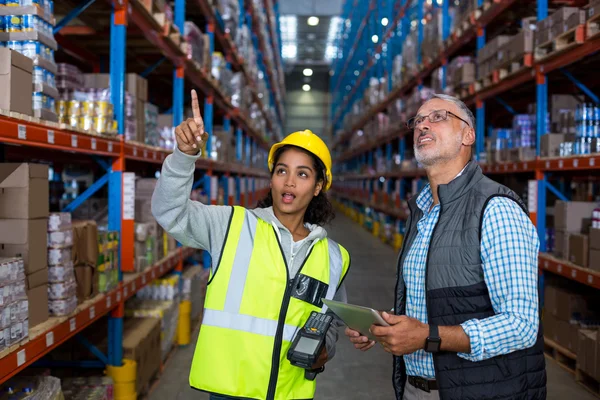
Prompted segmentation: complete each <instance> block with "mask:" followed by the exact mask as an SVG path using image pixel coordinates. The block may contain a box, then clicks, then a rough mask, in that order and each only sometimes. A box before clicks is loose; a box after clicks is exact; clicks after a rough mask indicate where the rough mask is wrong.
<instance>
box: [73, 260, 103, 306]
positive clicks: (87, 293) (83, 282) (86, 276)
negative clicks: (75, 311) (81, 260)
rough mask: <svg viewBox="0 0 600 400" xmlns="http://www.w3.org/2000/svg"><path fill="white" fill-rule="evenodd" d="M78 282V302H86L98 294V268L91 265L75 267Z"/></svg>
mask: <svg viewBox="0 0 600 400" xmlns="http://www.w3.org/2000/svg"><path fill="white" fill-rule="evenodd" d="M75 280H76V281H77V300H79V301H80V302H81V301H84V300H87V299H90V298H92V297H94V296H96V295H97V294H98V274H97V273H96V268H95V267H93V266H90V265H78V266H76V267H75Z"/></svg>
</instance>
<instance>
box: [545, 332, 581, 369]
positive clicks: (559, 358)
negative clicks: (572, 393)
mask: <svg viewBox="0 0 600 400" xmlns="http://www.w3.org/2000/svg"><path fill="white" fill-rule="evenodd" d="M544 353H545V354H546V356H547V357H548V358H551V359H553V360H554V361H556V363H557V364H558V365H559V366H560V367H561V368H563V369H564V370H565V371H567V372H570V373H571V374H573V375H575V369H576V366H577V355H576V354H575V353H573V352H572V351H570V350H568V349H566V348H564V347H562V346H561V345H559V344H558V343H556V342H555V341H553V340H551V339H548V338H547V337H544Z"/></svg>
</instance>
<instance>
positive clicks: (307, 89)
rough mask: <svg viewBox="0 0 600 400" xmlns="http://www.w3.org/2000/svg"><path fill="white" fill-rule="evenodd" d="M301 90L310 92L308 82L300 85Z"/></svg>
mask: <svg viewBox="0 0 600 400" xmlns="http://www.w3.org/2000/svg"><path fill="white" fill-rule="evenodd" d="M302 90H304V91H305V92H310V85H308V84H305V85H302Z"/></svg>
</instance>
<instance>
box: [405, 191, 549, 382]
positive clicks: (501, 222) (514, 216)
mask: <svg viewBox="0 0 600 400" xmlns="http://www.w3.org/2000/svg"><path fill="white" fill-rule="evenodd" d="M432 204H433V196H432V194H431V188H430V186H429V185H427V187H425V189H424V190H423V191H422V193H421V194H420V195H419V197H418V198H417V205H418V207H419V208H420V209H421V210H422V211H423V217H422V218H421V220H420V221H419V222H418V224H417V231H418V232H417V237H416V238H415V240H414V242H413V244H412V246H411V247H410V249H409V251H408V254H407V256H406V259H405V261H404V269H403V277H404V281H405V283H406V315H407V316H409V317H412V318H416V319H418V320H419V321H421V322H424V323H427V308H426V303H425V263H426V258H427V251H428V249H429V241H430V240H431V234H432V232H433V228H434V227H435V225H436V223H437V221H438V217H439V214H440V205H439V204H437V205H435V206H434V207H433V208H431V205H432ZM430 209H431V210H430ZM538 250H539V239H538V235H537V232H536V229H535V227H534V225H533V224H532V222H531V220H530V219H529V218H528V216H527V215H526V214H525V213H524V212H523V210H522V209H521V207H519V205H518V204H517V203H515V202H514V201H512V200H510V199H507V198H504V197H495V198H493V199H492V200H491V201H490V202H489V203H488V205H487V206H486V208H485V210H484V218H483V225H482V232H481V260H482V265H483V273H484V279H485V283H486V284H487V287H488V291H489V294H490V299H491V301H492V306H493V308H494V312H495V313H496V315H494V316H492V317H489V318H485V319H481V320H478V319H472V320H468V321H466V322H464V323H462V324H461V326H462V328H463V329H464V331H465V332H466V334H467V335H468V336H469V339H470V342H471V353H470V354H465V353H458V356H459V357H462V358H464V359H466V360H470V361H481V360H485V359H487V358H490V357H494V356H497V355H501V354H507V353H510V352H513V351H516V350H520V349H524V348H528V347H531V346H533V345H534V344H535V341H536V338H537V332H538V287H537V284H538ZM404 360H405V362H406V372H407V374H408V375H412V376H421V377H424V378H430V379H435V370H434V367H433V357H432V355H431V354H429V353H426V352H425V351H423V350H419V351H417V352H415V353H413V354H409V355H406V356H405V357H404Z"/></svg>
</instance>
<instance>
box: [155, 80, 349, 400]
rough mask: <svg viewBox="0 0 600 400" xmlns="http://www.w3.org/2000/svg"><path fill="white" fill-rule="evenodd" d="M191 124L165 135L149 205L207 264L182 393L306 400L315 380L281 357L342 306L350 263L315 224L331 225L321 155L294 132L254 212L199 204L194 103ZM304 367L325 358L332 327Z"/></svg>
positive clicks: (310, 139) (327, 175) (307, 137)
mask: <svg viewBox="0 0 600 400" xmlns="http://www.w3.org/2000/svg"><path fill="white" fill-rule="evenodd" d="M192 108H193V112H194V118H193V119H188V120H187V121H184V122H183V123H182V124H181V125H179V126H178V127H177V128H176V129H175V135H176V139H177V149H175V151H174V153H173V154H172V155H169V156H168V157H167V159H166V160H165V162H164V165H163V168H162V174H161V176H160V179H159V180H158V184H157V186H156V189H155V191H154V196H153V198H152V212H153V214H154V216H155V217H156V220H157V221H158V223H159V224H160V225H161V226H162V227H163V228H164V229H165V230H166V231H167V232H168V233H169V234H171V235H172V236H173V237H174V238H175V239H177V240H178V241H179V242H181V243H182V244H183V245H186V246H191V247H196V248H200V249H204V250H207V251H209V252H210V254H211V256H212V268H211V274H210V278H209V282H208V285H209V286H208V289H207V294H206V300H205V303H204V306H205V309H204V315H203V321H202V329H201V332H200V335H199V337H198V342H197V344H196V349H195V353H194V359H193V361H192V367H191V371H190V385H191V386H192V387H193V388H196V389H199V390H202V391H205V392H209V393H211V398H213V399H221V398H250V399H270V400H275V399H277V400H279V399H285V400H289V399H311V398H313V397H314V392H315V381H314V380H308V379H306V378H305V376H304V373H305V371H304V370H303V369H301V368H299V367H295V366H292V365H291V364H290V362H289V361H288V360H287V351H288V349H289V347H290V345H291V341H292V339H293V338H294V335H295V334H296V332H297V330H298V329H299V328H301V327H302V326H303V325H304V323H305V322H306V320H307V319H308V317H309V315H310V314H311V312H312V311H317V312H324V310H326V307H324V305H323V303H322V301H321V299H322V298H328V299H332V298H334V299H336V300H340V301H346V293H345V289H344V287H343V286H342V281H343V280H344V277H345V276H346V273H347V272H348V268H349V265H350V258H349V255H348V252H347V251H346V250H345V249H344V248H343V247H342V246H340V245H338V244H337V243H335V242H334V241H332V240H331V239H328V238H327V233H326V232H325V230H324V229H323V228H322V226H321V225H323V224H325V223H327V222H329V221H330V220H331V219H333V217H334V215H333V208H332V206H331V204H330V203H329V201H328V199H327V197H326V196H325V194H324V192H325V191H327V190H328V189H329V187H330V186H331V155H330V154H329V150H328V149H327V146H326V145H325V143H323V141H322V140H321V139H320V138H319V137H318V136H316V135H314V134H313V133H312V132H310V131H304V132H296V133H293V134H291V135H289V136H288V137H286V138H285V139H284V140H283V141H282V142H281V143H278V144H275V145H274V146H273V147H272V148H271V151H270V153H269V160H268V162H269V170H270V172H271V185H270V186H271V190H270V193H269V195H268V196H267V197H266V198H265V199H263V200H262V201H261V202H260V206H259V208H256V209H253V210H247V209H245V208H243V207H237V206H236V207H229V206H206V205H203V204H201V203H199V202H195V201H191V200H190V199H189V195H190V191H191V188H192V181H193V175H194V169H195V161H196V159H197V158H198V157H199V156H200V150H199V149H201V148H202V144H203V142H205V141H206V138H207V136H208V135H207V134H206V133H205V132H204V124H203V121H202V118H201V116H200V108H199V106H198V98H197V96H196V92H195V91H192ZM332 325H333V326H332V327H331V328H330V329H329V331H328V333H327V338H326V346H325V347H324V348H323V351H322V352H321V354H320V357H319V359H318V360H317V362H316V363H315V365H313V369H320V368H322V367H323V366H324V364H325V362H327V361H328V360H330V359H331V358H332V357H333V354H334V350H335V342H336V340H337V328H338V327H339V326H340V325H341V322H339V320H334V323H332Z"/></svg>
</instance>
